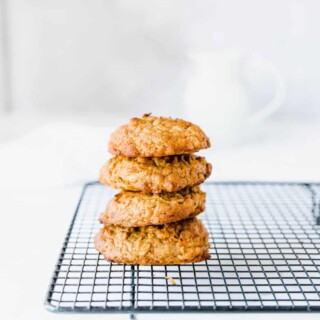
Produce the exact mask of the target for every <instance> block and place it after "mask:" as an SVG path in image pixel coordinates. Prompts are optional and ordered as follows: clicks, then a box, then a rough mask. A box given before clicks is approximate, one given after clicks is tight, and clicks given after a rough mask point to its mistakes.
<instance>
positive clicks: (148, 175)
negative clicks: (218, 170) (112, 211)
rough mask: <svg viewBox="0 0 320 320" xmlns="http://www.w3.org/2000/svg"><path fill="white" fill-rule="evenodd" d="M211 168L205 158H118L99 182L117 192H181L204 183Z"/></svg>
mask: <svg viewBox="0 0 320 320" xmlns="http://www.w3.org/2000/svg"><path fill="white" fill-rule="evenodd" d="M211 168H212V167H211V164H210V163H208V162H207V161H206V160H205V158H203V157H199V156H195V155H192V154H188V155H177V156H167V157H160V158H157V157H153V158H143V157H138V158H128V157H123V156H116V157H113V158H111V159H109V161H108V162H107V163H106V164H105V165H104V166H103V167H102V168H101V170H100V179H99V180H100V182H101V183H103V184H105V185H108V186H111V187H113V188H115V189H122V190H129V191H140V192H144V193H161V192H177V191H179V190H182V189H184V188H186V187H191V186H194V185H198V184H200V183H202V182H204V181H205V180H206V179H207V178H208V177H209V176H210V174H211Z"/></svg>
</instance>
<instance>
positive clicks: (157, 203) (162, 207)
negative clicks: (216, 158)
mask: <svg viewBox="0 0 320 320" xmlns="http://www.w3.org/2000/svg"><path fill="white" fill-rule="evenodd" d="M205 200H206V194H205V192H203V191H201V190H200V188H199V187H198V186H195V187H191V188H187V189H183V190H181V191H179V192H172V193H167V192H165V193H160V194H152V193H142V192H133V191H123V192H121V193H118V194H117V195H116V196H115V197H114V198H113V199H111V201H110V202H109V204H108V205H107V208H106V210H105V211H104V212H103V213H102V214H101V215H100V218H99V221H100V222H101V223H103V224H105V225H111V224H114V225H120V226H125V227H142V226H149V225H158V224H165V223H170V222H176V221H180V220H183V219H188V218H193V217H195V216H196V215H198V214H199V213H201V212H202V211H204V209H205Z"/></svg>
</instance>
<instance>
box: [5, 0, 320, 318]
mask: <svg viewBox="0 0 320 320" xmlns="http://www.w3.org/2000/svg"><path fill="white" fill-rule="evenodd" d="M0 3H1V6H0V12H1V15H0V23H1V28H0V40H1V41H0V53H1V55H0V75H1V77H0V110H1V112H0V240H1V241H0V245H1V255H0V283H1V290H0V304H1V309H0V317H1V318H3V319H58V318H68V319H81V318H83V319H87V318H88V316H86V315H84V316H83V315H74V316H70V315H67V316H65V315H54V314H50V313H48V312H47V311H46V310H44V308H43V299H44V296H45V293H46V290H47V285H48V283H49V280H50V276H51V272H52V270H53V267H54V264H55V262H56V258H57V256H58V253H59V250H60V247H61V244H62V241H63V238H64V236H65V232H66V230H67V228H68V224H69V221H70V219H71V216H72V214H73V211H74V208H75V206H76V204H77V200H78V197H79V194H80V190H81V186H82V184H83V183H85V182H86V181H88V180H96V179H97V176H98V171H99V168H100V166H101V165H102V163H103V162H104V161H105V160H106V158H107V157H108V154H107V152H106V149H107V148H106V143H107V140H108V138H109V134H110V132H111V130H112V129H113V128H114V127H115V126H117V125H119V124H122V123H125V122H127V121H128V118H129V116H130V115H135V116H137V115H140V114H141V113H143V112H153V113H154V114H157V115H172V116H180V117H182V114H183V110H184V105H183V94H184V88H185V81H186V70H187V69H188V68H189V67H190V55H191V54H192V53H196V52H201V51H203V50H205V51H207V50H222V49H235V48H238V49H243V50H247V51H248V52H258V53H259V54H261V55H262V56H263V57H265V58H266V59H268V60H270V61H272V62H273V63H274V64H276V65H277V67H278V68H279V70H280V71H281V73H282V75H283V77H284V79H285V82H286V85H287V95H286V99H285V101H284V103H283V105H282V106H281V108H280V109H279V110H278V111H277V112H276V113H275V114H274V115H273V116H272V117H271V118H269V119H268V120H267V121H265V122H264V123H263V124H261V125H260V126H259V128H256V130H255V131H254V132H251V135H250V138H249V139H247V140H246V141H245V142H243V143H241V144H240V143H239V144H237V145H234V146H233V147H225V148H218V147H216V145H215V141H214V140H213V147H212V150H211V151H208V152H205V154H206V156H207V158H208V160H209V161H210V162H212V163H213V174H212V177H211V179H215V180H279V181H283V180H285V181H288V180H290V181H320V165H319V163H320V152H319V150H320V138H319V137H320V108H319V101H320V91H319V89H318V88H319V84H320V72H319V71H320V70H319V69H320V68H319V62H318V60H319V56H320V42H319V31H318V30H319V29H320V20H319V9H320V2H319V1H316V0H307V1H289V0H282V1H276V0H269V1H253V0H252V1H249V0H244V1H236V0H233V1H231V0H226V1H222V0H220V1H209V0H201V1H191V0H187V1H182V0H173V1H167V0H162V1H150V0H149V1H147V0H142V1H125V0H118V1H103V0H93V1H88V0H64V1H62V0H61V1H60V0H56V1H53V0H44V1H43V0H12V1H9V0H2V1H0ZM262 80H263V79H262ZM272 91H273V89H272V86H271V84H270V83H269V82H268V81H267V79H265V80H263V81H261V83H259V86H258V89H257V91H256V97H255V99H256V100H255V101H256V107H257V108H259V107H260V106H261V105H263V104H265V103H266V101H268V100H269V99H270V97H271V96H272ZM6 110H10V112H7V111H6ZM119 114H121V116H120V115H119ZM203 116H204V117H207V118H209V117H210V114H204V115H203ZM178 316H179V317H184V318H186V319H187V317H189V318H190V319H194V318H195V316H194V315H174V316H172V317H171V318H173V317H175V318H176V317H178ZM90 317H92V318H104V319H118V318H121V319H127V318H128V316H127V315H120V316H117V315H92V316H90ZM151 317H152V318H154V319H159V318H160V319H162V318H164V317H166V318H169V316H167V315H165V316H163V315H157V316H155V315H152V316H150V315H145V316H139V319H140V318H141V319H150V318H151ZM196 317H197V319H198V318H199V319H200V318H203V319H209V318H213V317H215V318H217V319H235V318H236V319H270V317H272V319H280V318H281V319H289V318H290V319H301V318H302V317H303V318H305V319H316V318H317V319H318V318H319V315H310V314H308V315H305V314H304V315H301V314H297V315H286V314H281V315H275V314H272V315H270V314H264V315H262V314H259V315H257V314H254V315H243V314H242V315H240V314H236V315H234V314H232V315H225V314H221V315H220V314H218V315H216V314H215V315H202V316H201V317H200V316H198V315H197V316H196Z"/></svg>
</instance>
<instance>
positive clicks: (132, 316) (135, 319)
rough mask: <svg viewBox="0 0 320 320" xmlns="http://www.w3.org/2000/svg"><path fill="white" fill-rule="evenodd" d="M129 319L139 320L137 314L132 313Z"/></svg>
mask: <svg viewBox="0 0 320 320" xmlns="http://www.w3.org/2000/svg"><path fill="white" fill-rule="evenodd" d="M129 319H130V320H137V317H136V315H135V314H133V313H131V314H130V317H129Z"/></svg>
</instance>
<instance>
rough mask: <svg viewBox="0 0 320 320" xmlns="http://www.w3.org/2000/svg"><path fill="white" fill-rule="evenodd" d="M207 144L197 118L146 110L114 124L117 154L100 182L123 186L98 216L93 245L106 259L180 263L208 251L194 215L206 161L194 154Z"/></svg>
mask: <svg viewBox="0 0 320 320" xmlns="http://www.w3.org/2000/svg"><path fill="white" fill-rule="evenodd" d="M208 147H210V141H209V139H208V138H207V137H206V135H205V134H204V132H203V131H202V130H201V129H200V128H199V127H198V126H196V125H194V124H192V123H190V122H187V121H184V120H180V119H171V118H162V117H154V116H151V115H149V114H147V115H144V116H143V117H142V118H133V119H131V121H130V123H129V124H127V125H124V126H121V127H119V128H118V129H117V130H116V131H115V132H114V133H113V134H112V135H111V139H110V141H109V152H110V153H112V154H113V155H115V156H114V157H113V158H111V159H110V160H109V161H108V162H107V163H106V164H105V165H104V166H103V167H102V169H101V171H100V182H101V183H103V184H105V185H108V186H111V187H114V188H118V189H121V190H122V191H121V192H120V193H118V194H117V195H116V196H115V197H114V198H113V199H111V201H110V202H109V204H108V205H107V207H106V209H105V211H104V212H103V213H102V214H101V216H100V218H99V220H100V222H101V223H103V224H104V227H103V228H102V229H101V230H100V231H99V233H98V234H97V235H96V237H95V247H96V249H97V250H98V251H99V252H100V253H102V254H103V255H104V256H105V258H106V260H108V261H112V262H117V263H126V264H140V265H157V264H182V263H191V262H198V261H202V260H205V259H208V258H209V251H208V250H209V243H208V233H207V231H206V229H205V227H204V226H203V224H202V222H201V221H200V220H198V219H197V218H195V217H196V216H197V215H198V214H199V213H201V212H202V211H203V210H204V209H205V198H206V195H205V193H204V192H203V191H201V189H200V187H199V184H201V183H202V182H204V181H205V179H206V178H207V177H208V176H209V175H210V173H211V164H209V163H207V162H206V160H205V158H203V157H200V156H196V155H194V154H193V153H194V152H197V151H199V150H201V149H205V148H208Z"/></svg>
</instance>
